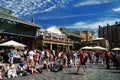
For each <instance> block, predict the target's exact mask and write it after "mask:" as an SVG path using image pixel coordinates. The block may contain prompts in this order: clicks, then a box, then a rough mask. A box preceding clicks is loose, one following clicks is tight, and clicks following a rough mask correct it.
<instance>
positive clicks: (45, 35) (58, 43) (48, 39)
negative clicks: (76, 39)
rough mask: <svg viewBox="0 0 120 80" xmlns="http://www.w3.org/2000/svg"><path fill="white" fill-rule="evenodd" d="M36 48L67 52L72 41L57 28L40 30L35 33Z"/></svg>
mask: <svg viewBox="0 0 120 80" xmlns="http://www.w3.org/2000/svg"><path fill="white" fill-rule="evenodd" d="M36 43H37V48H38V49H43V48H47V49H53V50H58V49H62V50H63V48H64V49H67V50H69V49H70V48H71V47H72V46H74V45H73V41H72V40H71V39H70V38H68V37H67V35H66V34H63V33H62V32H61V31H60V29H59V28H57V27H49V28H48V29H47V30H44V29H40V30H38V32H37V39H36Z"/></svg>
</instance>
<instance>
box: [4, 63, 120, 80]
mask: <svg viewBox="0 0 120 80" xmlns="http://www.w3.org/2000/svg"><path fill="white" fill-rule="evenodd" d="M75 71H76V67H72V68H68V69H63V71H60V72H50V71H45V70H43V73H42V74H36V75H31V74H29V75H28V76H17V77H15V78H11V79H8V78H6V77H4V80H120V70H116V69H115V68H114V67H111V69H109V70H108V69H105V66H103V65H100V64H99V65H94V66H93V67H90V66H89V65H87V74H86V75H83V74H82V72H83V69H82V68H81V69H80V71H79V73H78V74H75Z"/></svg>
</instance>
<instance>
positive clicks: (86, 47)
mask: <svg viewBox="0 0 120 80" xmlns="http://www.w3.org/2000/svg"><path fill="white" fill-rule="evenodd" d="M81 49H93V47H91V46H85V47H82V48H81Z"/></svg>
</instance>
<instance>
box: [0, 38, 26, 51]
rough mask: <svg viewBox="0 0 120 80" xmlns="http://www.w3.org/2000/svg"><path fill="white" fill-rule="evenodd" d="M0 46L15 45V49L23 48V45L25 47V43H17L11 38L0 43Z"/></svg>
mask: <svg viewBox="0 0 120 80" xmlns="http://www.w3.org/2000/svg"><path fill="white" fill-rule="evenodd" d="M0 46H7V47H15V48H16V49H24V47H26V45H24V44H21V43H18V42H16V41H13V40H10V41H7V42H4V43H1V44H0Z"/></svg>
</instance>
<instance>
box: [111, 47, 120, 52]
mask: <svg viewBox="0 0 120 80" xmlns="http://www.w3.org/2000/svg"><path fill="white" fill-rule="evenodd" d="M112 50H116V51H117V50H120V48H118V47H116V48H113V49H112Z"/></svg>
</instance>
